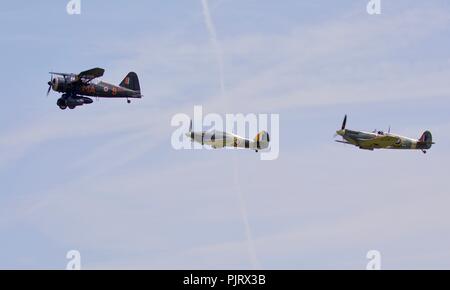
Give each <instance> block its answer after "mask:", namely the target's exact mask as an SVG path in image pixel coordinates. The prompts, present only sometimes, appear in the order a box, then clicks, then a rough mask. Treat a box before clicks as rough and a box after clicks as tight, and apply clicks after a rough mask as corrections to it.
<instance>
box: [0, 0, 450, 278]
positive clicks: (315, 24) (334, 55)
mask: <svg viewBox="0 0 450 290" xmlns="http://www.w3.org/2000/svg"><path fill="white" fill-rule="evenodd" d="M282 2H283V3H282V4H281V3H280V1H269V0H264V1H261V0H259V1H256V0H255V1H253V0H245V1H237V0H210V1H209V2H208V3H209V7H210V12H211V17H212V20H213V22H214V26H215V29H216V32H217V37H218V41H219V46H220V50H221V51H222V56H223V78H224V83H225V89H226V92H225V94H222V93H221V89H220V70H219V65H218V62H217V51H216V49H215V48H214V45H213V43H212V42H211V36H210V35H209V33H208V30H207V27H206V25H205V19H204V15H203V12H202V2H201V1H200V0H188V1H185V0H179V1H128V2H124V1H100V0H90V1H86V0H84V1H83V0H82V14H81V15H77V16H69V15H67V14H66V11H65V6H66V3H67V1H56V0H55V1H39V2H36V3H34V2H33V3H28V2H27V3H26V2H20V3H19V2H17V1H16V2H14V1H10V2H8V3H2V9H1V11H0V19H1V20H0V21H1V24H2V25H0V32H1V35H2V38H0V44H1V47H2V49H1V50H2V54H1V56H0V58H1V63H2V67H3V69H2V70H1V71H0V78H1V79H2V80H3V82H2V84H3V94H2V99H3V106H0V132H1V137H0V237H1V239H0V268H19V269H23V268H38V269H41V268H55V269H63V268H65V265H66V263H67V260H66V258H65V255H66V253H67V252H68V251H69V250H72V249H77V250H79V251H80V252H81V256H82V267H83V268H94V269H96V268H113V269H115V268H144V269H161V268H163V269H180V268H188V269H198V268H211V269H224V268H226V269H227V268H232V269H251V268H255V267H257V268H263V269H272V268H275V269H304V268H318V269H329V268H333V269H334V268H337V269H342V268H352V269H364V268H365V265H366V264H367V260H366V257H365V256H366V253H367V252H368V251H369V250H373V249H375V250H379V251H380V252H381V254H382V263H383V264H382V266H383V268H390V269H398V268H449V267H450V262H449V261H450V252H449V248H448V245H449V244H450V234H449V233H450V224H449V220H450V214H449V213H448V204H449V203H450V197H449V190H448V180H447V178H448V166H447V164H449V163H450V154H449V152H448V150H447V148H449V145H450V139H449V138H448V134H447V132H448V131H449V129H450V117H449V115H448V108H449V106H450V101H449V91H450V82H449V81H448V80H449V79H450V55H449V51H450V40H449V39H450V38H449V32H450V28H449V27H450V25H449V24H450V16H449V15H450V13H449V12H450V4H449V3H448V1H444V0H442V1H440V0H433V1H426V2H424V1H406V0H397V1H388V0H384V1H382V5H383V6H382V14H381V15H378V16H370V15H368V14H367V13H366V1H356V0H355V1H353V0H352V1H350V0H346V1H325V0H320V1H298V0H293V1H290V0H289V1H288V0H287V1H282ZM96 66H99V67H103V68H105V69H106V73H105V76H104V80H106V81H110V82H113V83H117V84H118V83H119V82H120V81H121V80H122V79H123V77H124V76H125V75H126V74H127V73H128V72H129V71H136V72H137V73H138V74H139V76H140V81H141V87H142V90H143V93H144V95H145V97H144V98H143V99H142V100H138V101H135V102H133V103H132V104H130V105H127V104H126V102H124V101H122V100H109V101H108V100H100V101H98V102H97V101H96V102H94V104H92V105H89V106H84V107H82V108H77V109H76V110H73V111H70V112H69V111H61V110H59V109H58V108H57V106H56V99H57V95H56V94H55V93H52V94H51V95H50V96H49V97H48V98H47V97H45V92H46V89H47V85H46V82H47V81H48V80H49V75H48V71H54V70H55V71H63V72H80V71H82V70H85V69H88V68H91V67H96ZM194 105H203V106H204V111H205V113H208V112H214V113H219V114H225V113H278V114H280V122H281V123H280V138H281V140H280V143H281V144H280V147H281V151H280V158H279V159H278V160H276V161H270V162H263V161H260V160H259V158H258V156H257V155H256V154H254V153H253V152H247V151H232V150H224V151H210V150H200V151H198V150H195V151H185V150H182V151H175V150H173V149H172V147H171V144H170V138H171V134H172V132H173V130H174V128H172V127H171V126H170V120H171V118H172V116H173V115H174V114H176V113H186V114H192V113H193V107H194ZM344 114H349V121H348V127H350V128H354V129H362V130H372V129H375V128H377V129H387V128H388V127H389V126H391V127H392V130H393V131H394V132H396V133H399V134H402V135H407V136H411V137H417V138H418V137H419V136H420V134H421V133H422V132H423V131H424V130H427V129H429V130H431V131H432V132H433V136H434V139H435V141H436V142H437V144H436V145H435V146H434V147H433V149H432V150H430V152H429V153H428V154H427V155H423V154H421V153H420V152H397V151H396V152H391V151H376V152H365V151H359V150H357V149H356V148H353V147H347V146H344V145H341V144H337V143H334V142H333V134H334V131H335V130H336V129H338V128H339V126H340V124H341V122H342V118H343V116H344ZM238 192H241V193H242V195H243V196H244V200H245V204H246V213H247V216H248V221H249V227H250V230H251V244H252V246H251V247H250V248H251V251H249V246H248V245H249V243H248V238H247V237H246V228H245V226H244V221H243V217H242V214H241V211H240V203H239V194H237V193H238ZM252 251H253V252H254V256H252Z"/></svg>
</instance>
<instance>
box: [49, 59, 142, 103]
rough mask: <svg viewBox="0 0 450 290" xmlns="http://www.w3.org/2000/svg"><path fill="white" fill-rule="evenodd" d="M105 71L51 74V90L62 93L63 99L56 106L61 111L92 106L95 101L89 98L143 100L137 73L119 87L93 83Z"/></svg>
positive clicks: (132, 73) (92, 70) (97, 69)
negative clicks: (87, 105)
mask: <svg viewBox="0 0 450 290" xmlns="http://www.w3.org/2000/svg"><path fill="white" fill-rule="evenodd" d="M104 72H105V70H104V69H102V68H94V69H90V70H87V71H84V72H81V73H79V74H68V73H55V72H50V74H51V80H50V81H49V82H48V85H49V88H48V91H47V96H48V94H49V93H50V90H51V89H53V90H54V91H55V92H59V93H62V96H61V98H59V99H58V101H57V102H56V104H57V105H58V107H59V108H60V109H61V110H65V109H66V108H69V109H75V107H78V106H82V105H85V104H91V103H92V102H93V100H92V99H91V98H89V97H96V98H122V99H127V102H128V103H130V102H131V101H130V99H139V98H142V95H141V88H140V86H139V79H138V76H137V74H136V73H134V72H130V73H129V74H128V75H127V76H126V77H125V78H124V79H123V81H122V82H121V83H120V85H119V86H115V85H112V84H108V83H106V82H102V81H100V82H98V83H94V82H92V81H93V80H94V79H96V78H99V77H102V76H103V74H104Z"/></svg>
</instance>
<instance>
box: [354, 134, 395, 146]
mask: <svg viewBox="0 0 450 290" xmlns="http://www.w3.org/2000/svg"><path fill="white" fill-rule="evenodd" d="M397 142H398V138H397V137H394V136H380V137H375V138H373V139H370V140H364V141H359V142H358V145H359V146H361V147H364V148H386V147H390V146H394V145H395V143H397Z"/></svg>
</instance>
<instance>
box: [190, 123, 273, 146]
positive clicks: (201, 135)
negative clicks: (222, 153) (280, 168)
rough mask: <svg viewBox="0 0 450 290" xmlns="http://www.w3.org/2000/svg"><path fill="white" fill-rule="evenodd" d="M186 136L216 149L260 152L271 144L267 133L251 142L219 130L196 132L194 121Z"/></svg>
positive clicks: (262, 133)
mask: <svg viewBox="0 0 450 290" xmlns="http://www.w3.org/2000/svg"><path fill="white" fill-rule="evenodd" d="M186 136H187V137H189V138H191V140H192V141H193V142H197V143H200V144H202V145H209V146H211V147H212V148H214V149H218V148H225V147H234V148H245V149H251V150H255V151H256V152H258V151H259V150H263V149H267V148H268V147H269V143H270V136H269V133H267V132H266V131H261V132H259V133H258V134H256V137H255V138H254V139H253V140H249V139H246V138H243V137H240V136H237V135H234V134H231V133H226V132H222V131H217V130H211V131H201V132H194V131H192V121H191V125H190V127H189V132H188V133H186Z"/></svg>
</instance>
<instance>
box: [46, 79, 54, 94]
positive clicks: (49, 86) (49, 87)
mask: <svg viewBox="0 0 450 290" xmlns="http://www.w3.org/2000/svg"><path fill="white" fill-rule="evenodd" d="M52 81H53V75H50V81H49V82H48V83H47V84H48V90H47V97H48V95H49V94H50V91H51V89H52V85H53V83H52Z"/></svg>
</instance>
